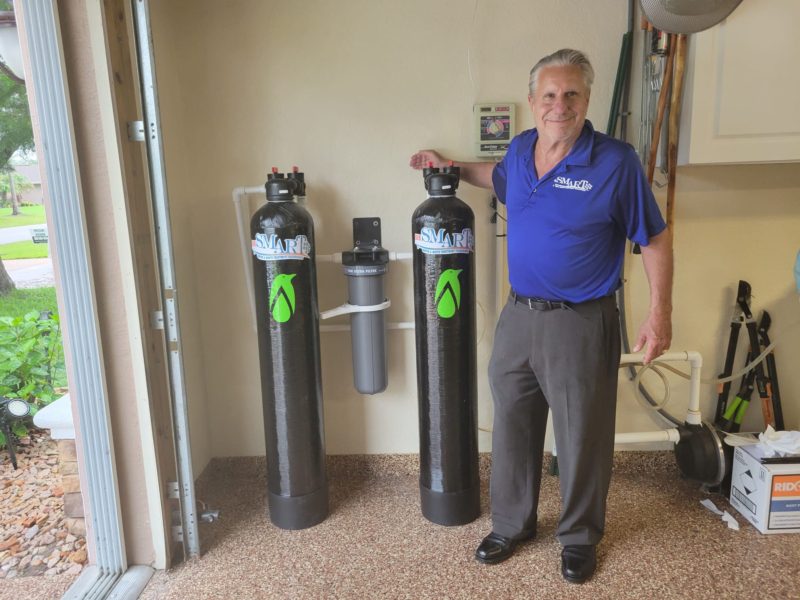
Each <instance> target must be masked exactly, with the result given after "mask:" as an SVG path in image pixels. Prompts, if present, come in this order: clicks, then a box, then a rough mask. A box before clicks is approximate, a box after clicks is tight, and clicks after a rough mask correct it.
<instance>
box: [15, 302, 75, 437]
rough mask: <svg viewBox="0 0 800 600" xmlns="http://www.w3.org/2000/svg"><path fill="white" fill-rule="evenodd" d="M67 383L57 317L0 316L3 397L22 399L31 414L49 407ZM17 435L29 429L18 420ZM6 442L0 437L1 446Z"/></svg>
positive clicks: (44, 314) (30, 314) (46, 314)
mask: <svg viewBox="0 0 800 600" xmlns="http://www.w3.org/2000/svg"><path fill="white" fill-rule="evenodd" d="M65 384H66V369H65V365H64V349H63V346H62V343H61V327H60V325H59V319H58V315H55V314H52V313H50V312H49V311H44V312H41V313H40V312H37V311H31V312H28V313H26V314H25V315H24V316H22V317H0V396H5V397H6V398H20V399H22V400H25V401H26V402H29V403H30V404H31V405H32V407H33V408H32V413H33V414H35V413H36V411H37V410H38V409H39V408H41V407H42V406H46V405H47V404H50V403H51V402H52V401H53V400H55V399H56V398H57V397H58V396H60V395H61V394H60V393H58V392H56V388H59V387H63V386H64V385H65ZM14 433H15V434H16V435H26V434H27V427H26V425H25V424H24V423H23V422H20V421H17V422H16V423H15V426H14ZM4 444H5V439H4V436H2V434H0V447H1V446H3V445H4Z"/></svg>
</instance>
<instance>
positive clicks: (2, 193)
mask: <svg viewBox="0 0 800 600" xmlns="http://www.w3.org/2000/svg"><path fill="white" fill-rule="evenodd" d="M10 168H11V166H10V165H9V169H10ZM12 181H13V183H14V185H13V186H12V185H11V183H12ZM12 187H13V189H12ZM32 189H33V184H32V183H31V182H30V180H29V179H28V178H27V177H25V175H23V174H22V173H17V172H16V171H11V170H8V171H0V206H3V207H6V206H12V204H11V192H12V191H13V192H14V193H16V194H21V193H23V192H27V191H28V190H32Z"/></svg>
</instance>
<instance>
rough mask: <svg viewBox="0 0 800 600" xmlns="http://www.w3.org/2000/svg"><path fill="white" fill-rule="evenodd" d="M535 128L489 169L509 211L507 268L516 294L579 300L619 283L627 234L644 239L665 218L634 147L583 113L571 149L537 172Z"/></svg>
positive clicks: (642, 241) (603, 293) (657, 230)
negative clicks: (541, 172) (594, 124)
mask: <svg viewBox="0 0 800 600" xmlns="http://www.w3.org/2000/svg"><path fill="white" fill-rule="evenodd" d="M537 138H538V133H537V131H536V130H535V129H529V130H528V131H523V132H522V133H521V134H519V135H518V136H516V137H515V138H514V139H513V140H512V141H511V144H510V146H509V148H508V152H507V153H506V156H505V158H503V160H502V162H500V163H498V164H497V166H496V167H495V168H494V170H493V172H492V181H493V183H494V189H495V193H496V194H497V197H498V199H499V200H500V202H503V203H504V204H505V205H506V214H507V216H508V273H509V279H510V282H511V287H512V289H513V290H514V291H516V292H517V293H518V294H522V295H523V296H531V297H538V298H545V299H548V300H566V301H569V302H584V301H587V300H593V299H595V298H601V297H603V296H607V295H609V294H611V293H613V292H614V291H615V290H616V289H617V288H618V287H619V285H620V273H621V271H622V262H623V259H624V253H625V239H626V238H628V239H630V240H632V241H634V242H636V243H638V244H639V245H641V246H647V245H648V243H649V241H650V238H651V237H653V236H655V235H657V234H659V233H661V232H662V231H663V230H664V229H665V228H666V224H665V223H664V219H663V218H662V217H661V212H660V211H659V209H658V205H657V204H656V201H655V198H654V197H653V193H652V191H651V190H650V186H649V185H648V183H647V178H646V177H645V174H644V172H643V170H642V167H641V165H640V164H639V159H638V157H637V156H636V152H635V151H634V149H633V147H632V146H630V145H629V144H626V143H624V142H620V141H619V140H616V139H614V138H611V137H609V136H607V135H604V134H602V133H597V132H595V130H594V128H593V127H592V124H591V123H590V122H589V121H586V123H585V125H584V127H583V131H582V132H581V135H580V137H579V138H578V140H577V141H576V142H575V145H574V146H573V147H572V150H571V151H570V153H569V154H568V155H567V156H566V157H564V159H563V160H562V161H561V162H560V163H558V164H557V165H556V166H555V167H554V168H553V169H552V170H551V171H550V172H549V173H547V174H544V176H543V177H542V178H541V179H540V178H538V177H537V176H536V171H535V169H534V166H533V148H534V145H535V144H536V140H537Z"/></svg>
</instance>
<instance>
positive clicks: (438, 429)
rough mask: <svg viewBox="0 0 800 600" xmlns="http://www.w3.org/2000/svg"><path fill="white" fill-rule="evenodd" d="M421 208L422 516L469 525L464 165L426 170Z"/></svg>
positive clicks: (471, 399)
mask: <svg viewBox="0 0 800 600" xmlns="http://www.w3.org/2000/svg"><path fill="white" fill-rule="evenodd" d="M424 175H425V187H426V189H427V190H428V194H429V197H428V199H427V200H426V201H425V202H423V203H422V204H421V205H420V206H419V207H418V208H417V209H416V211H414V215H413V217H412V230H413V236H414V308H415V317H416V338H417V389H418V394H419V431H420V497H421V505H422V514H423V515H424V516H425V518H426V519H428V520H429V521H432V522H434V523H438V524H440V525H463V524H465V523H469V522H470V521H473V520H474V519H475V518H477V517H478V515H479V514H480V483H479V479H478V419H477V410H478V408H477V373H476V362H477V358H476V352H477V348H476V339H475V243H474V235H473V232H474V227H475V217H474V215H473V213H472V210H471V209H470V208H469V206H467V205H466V204H465V203H464V202H462V201H461V200H459V199H458V198H457V197H456V196H455V192H456V189H457V188H458V182H459V170H458V168H457V167H452V166H451V167H445V168H444V169H443V170H442V171H441V172H440V171H439V170H438V169H434V168H428V169H425V170H424Z"/></svg>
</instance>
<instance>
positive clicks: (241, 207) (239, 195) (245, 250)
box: [233, 187, 264, 331]
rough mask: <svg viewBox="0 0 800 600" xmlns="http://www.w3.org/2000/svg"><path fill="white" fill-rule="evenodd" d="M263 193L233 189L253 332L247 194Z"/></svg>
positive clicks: (253, 311) (253, 317) (254, 306)
mask: <svg viewBox="0 0 800 600" xmlns="http://www.w3.org/2000/svg"><path fill="white" fill-rule="evenodd" d="M261 193H264V188H263V187H237V188H234V189H233V206H234V209H235V210H236V226H237V228H238V229H239V245H240V247H241V251H242V261H243V265H244V279H245V282H246V284H247V298H248V302H249V303H250V315H251V317H252V319H253V331H256V330H257V329H258V325H257V323H256V293H255V289H254V284H253V266H252V265H251V259H250V254H251V252H252V249H251V247H250V210H249V206H248V204H247V195H248V194H261Z"/></svg>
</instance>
